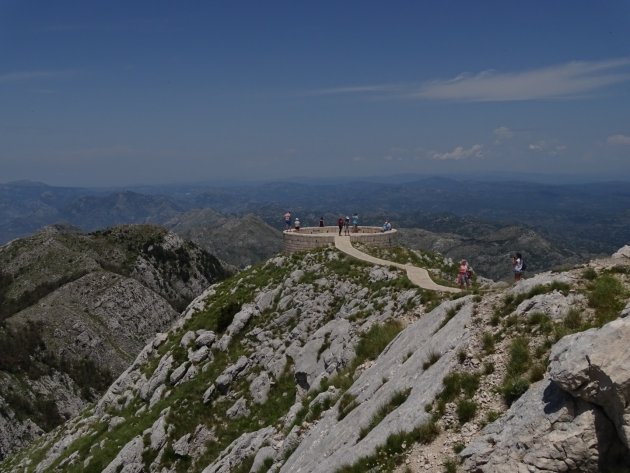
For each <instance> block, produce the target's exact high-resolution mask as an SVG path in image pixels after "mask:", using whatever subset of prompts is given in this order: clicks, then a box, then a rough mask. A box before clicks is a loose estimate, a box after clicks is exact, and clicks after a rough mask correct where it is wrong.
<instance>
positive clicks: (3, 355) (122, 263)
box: [0, 225, 227, 456]
mask: <svg viewBox="0 0 630 473" xmlns="http://www.w3.org/2000/svg"><path fill="white" fill-rule="evenodd" d="M226 275H227V273H226V271H225V270H224V269H223V267H222V266H221V264H220V263H219V261H218V260H217V259H216V258H215V257H214V256H212V255H210V254H209V253H208V252H206V251H205V250H202V249H200V248H199V247H197V246H196V245H194V244H192V243H190V242H185V241H184V240H182V239H181V238H180V237H178V236H176V235H175V234H173V233H169V232H167V231H166V230H164V229H163V228H160V227H156V226H149V225H138V226H129V225H128V226H119V227H114V228H111V229H109V230H104V231H99V232H95V233H89V234H84V233H80V232H78V231H76V230H75V229H72V228H68V227H47V228H46V229H44V230H43V231H41V232H39V233H37V234H35V235H33V236H31V237H28V238H23V239H19V240H15V241H13V242H11V243H10V244H7V245H5V246H2V247H0V299H1V300H2V304H1V305H0V456H4V455H6V454H7V453H8V452H10V451H11V450H13V449H14V448H16V447H18V446H22V445H24V444H25V443H27V442H28V441H29V440H31V439H32V438H33V437H34V436H36V435H38V434H39V433H41V432H42V430H44V431H47V430H50V429H51V428H53V427H54V426H56V425H58V424H59V423H61V422H62V421H63V419H65V418H69V417H71V416H74V415H76V413H77V412H79V410H80V409H82V408H83V407H84V405H85V403H86V402H88V401H90V400H93V399H95V398H96V397H97V396H99V395H100V394H101V393H102V392H103V390H105V389H106V388H107V387H108V386H109V383H110V382H111V381H112V380H113V379H114V378H115V377H116V376H117V375H118V374H120V373H121V372H122V371H123V370H124V369H125V368H126V367H127V366H128V364H129V363H130V362H131V361H132V360H133V359H134V358H135V356H136V355H137V353H138V352H139V351H140V349H141V348H142V347H143V346H144V344H145V343H146V341H147V340H148V339H150V338H151V337H153V336H154V335H155V333H157V332H159V331H162V330H165V329H166V328H168V327H169V326H170V325H171V323H172V322H173V321H174V320H175V319H176V318H177V317H178V315H179V313H180V311H181V310H182V309H183V308H184V307H185V306H186V305H187V304H188V303H189V302H190V301H191V300H192V299H193V298H194V297H196V296H197V295H198V294H200V293H201V292H202V291H203V290H204V289H205V288H206V287H207V286H209V285H210V284H212V283H214V282H216V281H218V280H220V279H223V278H224V277H225V276H226Z"/></svg>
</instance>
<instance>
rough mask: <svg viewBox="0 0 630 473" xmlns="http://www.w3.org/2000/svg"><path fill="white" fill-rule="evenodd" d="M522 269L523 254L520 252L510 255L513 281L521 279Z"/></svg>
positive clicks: (523, 265) (523, 266) (523, 267)
mask: <svg viewBox="0 0 630 473" xmlns="http://www.w3.org/2000/svg"><path fill="white" fill-rule="evenodd" d="M524 269H525V264H524V263H523V256H521V254H520V253H516V254H515V255H512V271H514V282H517V281H520V280H521V277H522V276H523V270H524Z"/></svg>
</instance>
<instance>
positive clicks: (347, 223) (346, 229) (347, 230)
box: [343, 215, 350, 235]
mask: <svg viewBox="0 0 630 473" xmlns="http://www.w3.org/2000/svg"><path fill="white" fill-rule="evenodd" d="M343 228H344V232H343V234H344V235H350V217H348V216H347V215H346V221H345V225H344V227H343Z"/></svg>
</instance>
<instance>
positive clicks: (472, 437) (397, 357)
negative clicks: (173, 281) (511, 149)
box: [0, 248, 630, 473]
mask: <svg viewBox="0 0 630 473" xmlns="http://www.w3.org/2000/svg"><path fill="white" fill-rule="evenodd" d="M629 287H630V269H629V266H628V262H627V261H626V260H618V259H617V260H607V261H604V262H594V263H593V264H592V265H590V266H589V267H581V268H575V269H572V270H569V271H566V272H563V273H543V274H539V275H536V276H535V277H532V278H529V279H525V280H523V281H521V282H520V283H518V284H516V285H513V286H510V287H507V288H506V287H504V286H501V285H498V286H497V285H487V286H484V287H481V288H477V290H476V293H474V294H468V295H466V294H464V295H463V296H461V297H460V296H458V295H455V296H454V295H450V294H449V295H446V294H436V293H431V292H425V291H422V290H420V289H418V288H416V287H414V286H413V285H411V284H410V283H409V281H408V280H407V279H406V276H405V274H403V273H402V272H400V271H398V270H397V269H395V268H382V267H374V266H371V265H369V264H365V263H362V262H359V261H356V260H352V259H350V258H348V257H346V256H344V255H343V254H340V253H339V252H337V251H336V250H334V249H330V248H327V249H322V250H319V251H315V252H311V253H306V254H301V255H293V256H291V257H285V256H283V257H276V258H274V259H271V260H269V261H267V262H266V263H263V264H260V265H257V266H254V267H251V268H249V269H247V270H245V271H242V272H241V273H238V274H237V275H235V276H233V277H232V278H230V279H228V280H226V281H223V282H221V283H218V284H214V285H212V286H210V287H209V288H208V289H207V290H206V291H205V292H204V293H203V294H202V295H200V296H199V297H198V298H197V299H196V300H194V301H193V302H192V303H191V304H190V305H189V306H188V308H187V309H186V311H185V313H184V317H183V318H181V319H179V320H178V321H177V322H176V323H175V324H174V325H173V326H172V328H171V329H170V330H168V331H167V332H165V333H161V334H159V335H157V336H156V337H155V338H154V339H153V340H151V341H150V342H149V343H148V344H147V345H146V346H145V347H144V348H143V349H142V351H141V352H140V354H139V355H138V356H137V357H136V359H135V360H134V361H133V363H132V364H131V365H130V366H129V367H128V368H127V369H126V370H125V371H124V372H123V373H122V374H121V375H120V376H119V377H118V379H117V380H116V381H115V382H114V383H113V384H112V385H111V386H110V387H109V389H108V390H107V392H106V393H105V394H104V395H103V396H102V397H101V398H100V400H99V401H98V402H97V403H96V404H94V405H93V406H91V407H89V408H87V409H86V410H85V411H84V412H83V414H82V415H81V416H80V417H76V418H74V419H72V420H70V421H68V422H67V423H66V424H64V426H63V427H61V428H59V429H57V430H56V431H55V432H53V433H51V434H48V435H45V436H43V437H42V439H41V440H40V441H39V442H38V443H37V444H36V445H34V446H33V447H31V448H29V449H25V450H23V451H21V452H19V453H18V454H16V455H14V456H12V457H11V458H8V459H6V460H5V461H4V462H2V463H0V472H9V471H11V472H79V471H81V472H101V471H106V472H118V471H124V472H140V471H147V472H156V473H167V472H178V471H191V472H203V473H218V472H225V473H227V472H262V471H272V472H296V473H298V472H304V473H305V472H326V473H328V472H340V473H344V472H368V471H374V472H376V471H379V472H380V471H396V472H406V473H408V472H412V473H417V472H421V471H422V472H425V471H443V470H445V469H447V470H448V471H457V470H459V471H471V472H495V471H497V472H499V471H506V472H507V471H523V472H525V471H527V472H549V471H566V472H582V471H586V472H589V471H593V472H595V471H608V470H609V469H611V470H613V469H620V468H623V467H624V466H627V465H628V464H629V463H628V461H629V458H630V457H629V456H628V452H629V450H628V445H627V426H628V422H627V418H628V414H627V412H626V406H627V399H628V396H627V394H628V392H627V389H628V380H629V379H630V377H629V376H627V374H628V371H627V367H626V360H625V359H620V358H624V357H623V356H621V355H620V353H619V350H620V349H621V348H619V347H622V346H623V344H624V343H625V344H626V345H627V343H628V342H629V341H630V336H629V334H628V330H627V328H626V324H627V320H628V318H627V317H626V315H627V314H628V313H629V312H630V308H629V304H628V294H629V292H628V288H629ZM596 347H597V348H596ZM587 357H588V358H587ZM626 358H627V357H626ZM622 471H623V470H622Z"/></svg>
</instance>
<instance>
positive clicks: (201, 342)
mask: <svg viewBox="0 0 630 473" xmlns="http://www.w3.org/2000/svg"><path fill="white" fill-rule="evenodd" d="M197 333H198V335H197V338H196V339H195V345H197V347H199V348H201V347H204V346H205V347H211V346H212V344H213V343H214V341H215V340H216V339H217V334H216V333H214V332H213V331H212V330H202V331H201V332H197Z"/></svg>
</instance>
